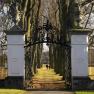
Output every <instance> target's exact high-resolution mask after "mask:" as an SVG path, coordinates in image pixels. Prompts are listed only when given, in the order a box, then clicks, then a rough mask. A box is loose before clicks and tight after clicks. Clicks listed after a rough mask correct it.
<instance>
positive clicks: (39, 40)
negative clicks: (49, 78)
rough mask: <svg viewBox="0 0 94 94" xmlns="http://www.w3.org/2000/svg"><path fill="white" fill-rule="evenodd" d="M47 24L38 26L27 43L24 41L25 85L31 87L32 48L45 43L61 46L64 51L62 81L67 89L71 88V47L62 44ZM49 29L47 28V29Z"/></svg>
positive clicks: (66, 43)
mask: <svg viewBox="0 0 94 94" xmlns="http://www.w3.org/2000/svg"><path fill="white" fill-rule="evenodd" d="M48 25H49V24H46V25H43V26H40V27H38V28H37V30H38V31H35V32H34V33H33V34H32V37H31V38H30V39H29V41H27V39H26V46H25V51H26V54H25V60H26V65H25V70H26V72H25V78H26V81H27V82H26V84H27V87H28V86H32V85H31V84H30V83H31V81H30V80H31V79H32V76H33V72H32V68H31V67H32V62H31V61H32V58H33V57H32V49H31V48H32V46H34V45H37V44H43V43H47V45H49V44H57V45H61V46H62V48H63V49H64V50H63V51H64V54H65V59H64V60H65V61H64V67H65V68H64V79H65V83H66V87H67V88H71V46H70V42H62V39H61V37H60V34H58V33H57V32H56V30H54V29H53V27H52V26H51V25H49V26H48ZM48 27H49V28H48Z"/></svg>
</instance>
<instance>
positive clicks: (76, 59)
mask: <svg viewBox="0 0 94 94" xmlns="http://www.w3.org/2000/svg"><path fill="white" fill-rule="evenodd" d="M89 31H90V30H89V29H73V30H71V67H72V88H73V89H81V88H84V87H86V85H85V83H87V82H85V81H87V80H88V33H89ZM83 85H84V86H83Z"/></svg>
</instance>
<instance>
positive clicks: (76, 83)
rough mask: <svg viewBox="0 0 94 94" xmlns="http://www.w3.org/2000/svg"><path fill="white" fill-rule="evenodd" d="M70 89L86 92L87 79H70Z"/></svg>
mask: <svg viewBox="0 0 94 94" xmlns="http://www.w3.org/2000/svg"><path fill="white" fill-rule="evenodd" d="M72 78H73V81H72V89H73V90H87V89H88V85H89V83H90V79H89V77H88V76H87V77H72Z"/></svg>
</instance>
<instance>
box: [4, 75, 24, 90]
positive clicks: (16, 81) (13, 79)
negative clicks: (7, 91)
mask: <svg viewBox="0 0 94 94" xmlns="http://www.w3.org/2000/svg"><path fill="white" fill-rule="evenodd" d="M5 87H6V88H14V89H23V88H24V77H23V76H8V77H7V78H6V80H5Z"/></svg>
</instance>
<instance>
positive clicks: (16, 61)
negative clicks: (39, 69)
mask: <svg viewBox="0 0 94 94" xmlns="http://www.w3.org/2000/svg"><path fill="white" fill-rule="evenodd" d="M24 33H25V32H23V31H22V30H21V29H20V28H19V27H18V26H14V27H13V28H11V29H10V31H7V42H8V43H7V44H8V45H7V48H8V49H7V51H8V52H7V56H8V77H7V81H6V85H7V86H8V87H10V88H23V81H24V77H25V57H24V56H25V53H24V38H23V36H24Z"/></svg>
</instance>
